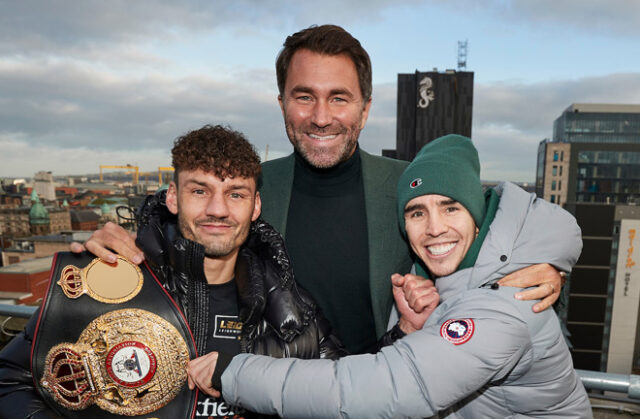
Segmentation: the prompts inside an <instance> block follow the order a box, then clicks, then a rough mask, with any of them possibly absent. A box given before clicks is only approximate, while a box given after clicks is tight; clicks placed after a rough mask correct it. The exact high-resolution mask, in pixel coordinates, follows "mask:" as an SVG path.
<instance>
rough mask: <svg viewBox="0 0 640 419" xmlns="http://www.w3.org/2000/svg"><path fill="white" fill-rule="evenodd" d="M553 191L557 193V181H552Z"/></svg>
mask: <svg viewBox="0 0 640 419" xmlns="http://www.w3.org/2000/svg"><path fill="white" fill-rule="evenodd" d="M551 190H552V191H555V190H556V181H555V180H552V181H551Z"/></svg>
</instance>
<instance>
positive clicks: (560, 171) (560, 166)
mask: <svg viewBox="0 0 640 419" xmlns="http://www.w3.org/2000/svg"><path fill="white" fill-rule="evenodd" d="M560 176H562V166H560Z"/></svg>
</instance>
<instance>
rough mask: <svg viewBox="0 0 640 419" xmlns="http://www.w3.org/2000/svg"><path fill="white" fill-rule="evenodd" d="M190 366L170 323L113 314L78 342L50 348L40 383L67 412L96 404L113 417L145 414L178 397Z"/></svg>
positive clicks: (138, 313) (139, 314)
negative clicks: (114, 415) (112, 414)
mask: <svg viewBox="0 0 640 419" xmlns="http://www.w3.org/2000/svg"><path fill="white" fill-rule="evenodd" d="M188 361H189V349H188V347H187V344H186V342H185V341H184V339H183V338H182V336H181V335H180V333H179V332H178V330H176V328H175V327H174V326H173V325H172V324H170V323H169V322H167V321H166V320H164V319H163V318H162V317H160V316H158V315H156V314H153V313H151V312H148V311H145V310H140V309H125V310H116V311H112V312H109V313H106V314H103V315H102V316H100V317H97V318H96V319H94V320H93V321H92V322H91V323H90V324H89V325H88V326H87V327H86V328H85V329H84V331H83V332H82V333H81V334H80V337H79V338H78V341H77V342H76V343H61V344H58V345H56V346H54V347H53V348H51V349H50V350H49V352H48V353H47V356H46V358H45V372H44V375H43V377H42V379H41V380H40V384H41V385H42V387H43V388H44V389H45V390H46V391H48V392H49V393H50V394H51V395H52V396H53V398H54V399H55V400H56V401H57V402H58V403H59V404H61V405H62V406H64V407H65V408H67V409H69V410H81V409H85V408H87V407H88V406H90V405H91V404H93V403H95V404H96V405H98V406H99V407H100V408H101V409H103V410H106V411H108V412H111V413H114V414H117V415H126V416H136V415H143V414H146V413H149V412H153V411H155V410H158V409H160V408H161V407H164V406H166V405H167V404H168V403H169V402H170V401H171V400H172V399H173V398H174V397H175V396H176V395H177V394H178V393H179V392H180V389H181V388H182V386H183V385H184V383H185V381H186V379H187V373H186V366H187V362H188Z"/></svg>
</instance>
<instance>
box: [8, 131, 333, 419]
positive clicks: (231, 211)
mask: <svg viewBox="0 0 640 419" xmlns="http://www.w3.org/2000/svg"><path fill="white" fill-rule="evenodd" d="M171 154H172V157H173V167H174V168H175V174H174V180H173V181H172V182H171V183H170V185H169V188H168V190H167V191H166V193H165V192H162V193H159V194H156V195H155V196H149V197H147V199H146V201H145V203H144V204H143V206H142V207H141V208H140V211H139V214H138V236H137V244H138V246H139V247H140V248H141V249H142V250H143V251H144V252H145V256H146V260H147V261H148V263H149V266H150V267H151V269H152V270H153V271H154V273H155V274H156V276H157V277H158V278H159V279H160V281H161V283H162V285H163V286H164V288H165V289H166V290H167V291H168V292H169V293H170V294H171V296H172V297H173V299H174V300H175V301H176V302H177V304H178V306H179V307H180V309H181V310H182V312H183V313H184V315H185V317H186V319H187V322H188V324H189V328H190V330H191V332H192V334H193V337H194V341H195V346H196V349H197V351H198V353H199V354H204V355H202V356H200V357H198V358H195V359H192V360H191V361H190V362H189V364H188V367H187V373H188V384H189V387H190V388H191V389H195V387H198V388H199V389H200V390H201V393H200V397H199V400H198V405H197V407H196V417H208V418H222V417H235V416H234V415H244V416H246V415H247V412H244V411H238V410H236V411H234V410H233V409H232V408H231V407H229V406H227V405H226V404H225V403H224V400H222V399H220V398H219V397H216V396H217V393H215V392H213V390H212V385H213V383H214V382H218V381H219V380H220V375H221V371H222V370H223V368H222V366H224V365H226V364H227V363H228V362H229V361H230V360H231V358H232V357H233V356H234V355H236V354H239V353H256V354H265V355H267V354H268V355H271V356H275V357H289V356H292V357H299V358H325V357H328V358H336V357H338V356H340V355H343V354H344V351H343V349H342V346H341V344H340V343H339V341H338V340H337V339H336V338H335V337H333V336H332V335H331V333H330V327H329V324H328V322H327V321H326V320H325V319H324V318H323V317H322V316H321V314H320V313H319V312H318V309H317V307H316V305H315V303H314V302H313V300H312V299H311V298H310V297H309V296H308V295H307V294H306V293H305V292H304V291H303V290H301V289H298V288H297V286H296V283H295V281H294V280H293V272H292V271H291V266H290V263H289V258H288V255H287V253H286V250H285V248H284V243H283V240H282V237H281V236H280V235H279V234H278V233H277V232H276V231H275V230H274V229H273V228H272V227H271V226H270V225H269V224H267V223H265V222H264V221H262V219H260V211H261V200H260V194H259V193H258V191H257V180H258V177H259V175H260V172H261V166H260V159H259V157H258V155H257V154H256V152H255V150H254V148H253V146H252V145H251V144H250V143H249V142H248V141H247V140H246V139H245V138H244V136H243V135H242V134H241V133H239V132H236V131H233V130H231V129H229V128H225V127H222V126H219V125H218V126H209V125H207V126H204V127H202V128H200V129H197V130H194V131H191V132H189V133H187V134H185V135H184V136H182V137H180V138H178V139H177V140H176V141H175V144H174V147H173V149H172V151H171ZM167 210H168V211H167ZM37 318H38V316H37V315H35V316H34V319H35V320H32V321H31V322H30V323H29V325H28V326H27V328H26V330H25V332H23V333H22V334H21V335H20V336H18V337H16V338H15V339H13V340H12V341H11V343H10V344H9V345H8V346H7V347H6V348H5V349H4V350H3V351H2V352H1V353H0V404H2V405H3V406H5V407H6V408H5V407H3V409H0V410H1V412H0V417H5V415H6V417H27V416H28V417H31V415H33V414H36V413H38V412H39V414H42V415H43V416H44V415H46V414H53V411H52V410H51V409H50V407H48V406H46V405H45V404H44V402H43V400H42V399H41V398H40V397H39V395H38V393H37V392H36V389H35V388H34V387H33V380H32V378H31V373H30V370H29V363H28V357H25V356H24V354H28V353H29V348H30V345H31V339H32V337H33V336H34V328H35V323H36V320H37ZM216 364H217V365H220V366H219V367H217V368H218V370H217V371H219V372H218V373H216V371H214V367H215V366H216ZM186 413H187V412H185V414H186ZM249 416H250V415H249ZM47 417H49V416H47ZM238 417H240V416H238Z"/></svg>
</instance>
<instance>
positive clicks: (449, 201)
mask: <svg viewBox="0 0 640 419" xmlns="http://www.w3.org/2000/svg"><path fill="white" fill-rule="evenodd" d="M457 203H458V201H456V200H455V199H451V198H449V199H443V200H442V201H440V202H438V206H439V207H444V206H446V205H453V204H457Z"/></svg>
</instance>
